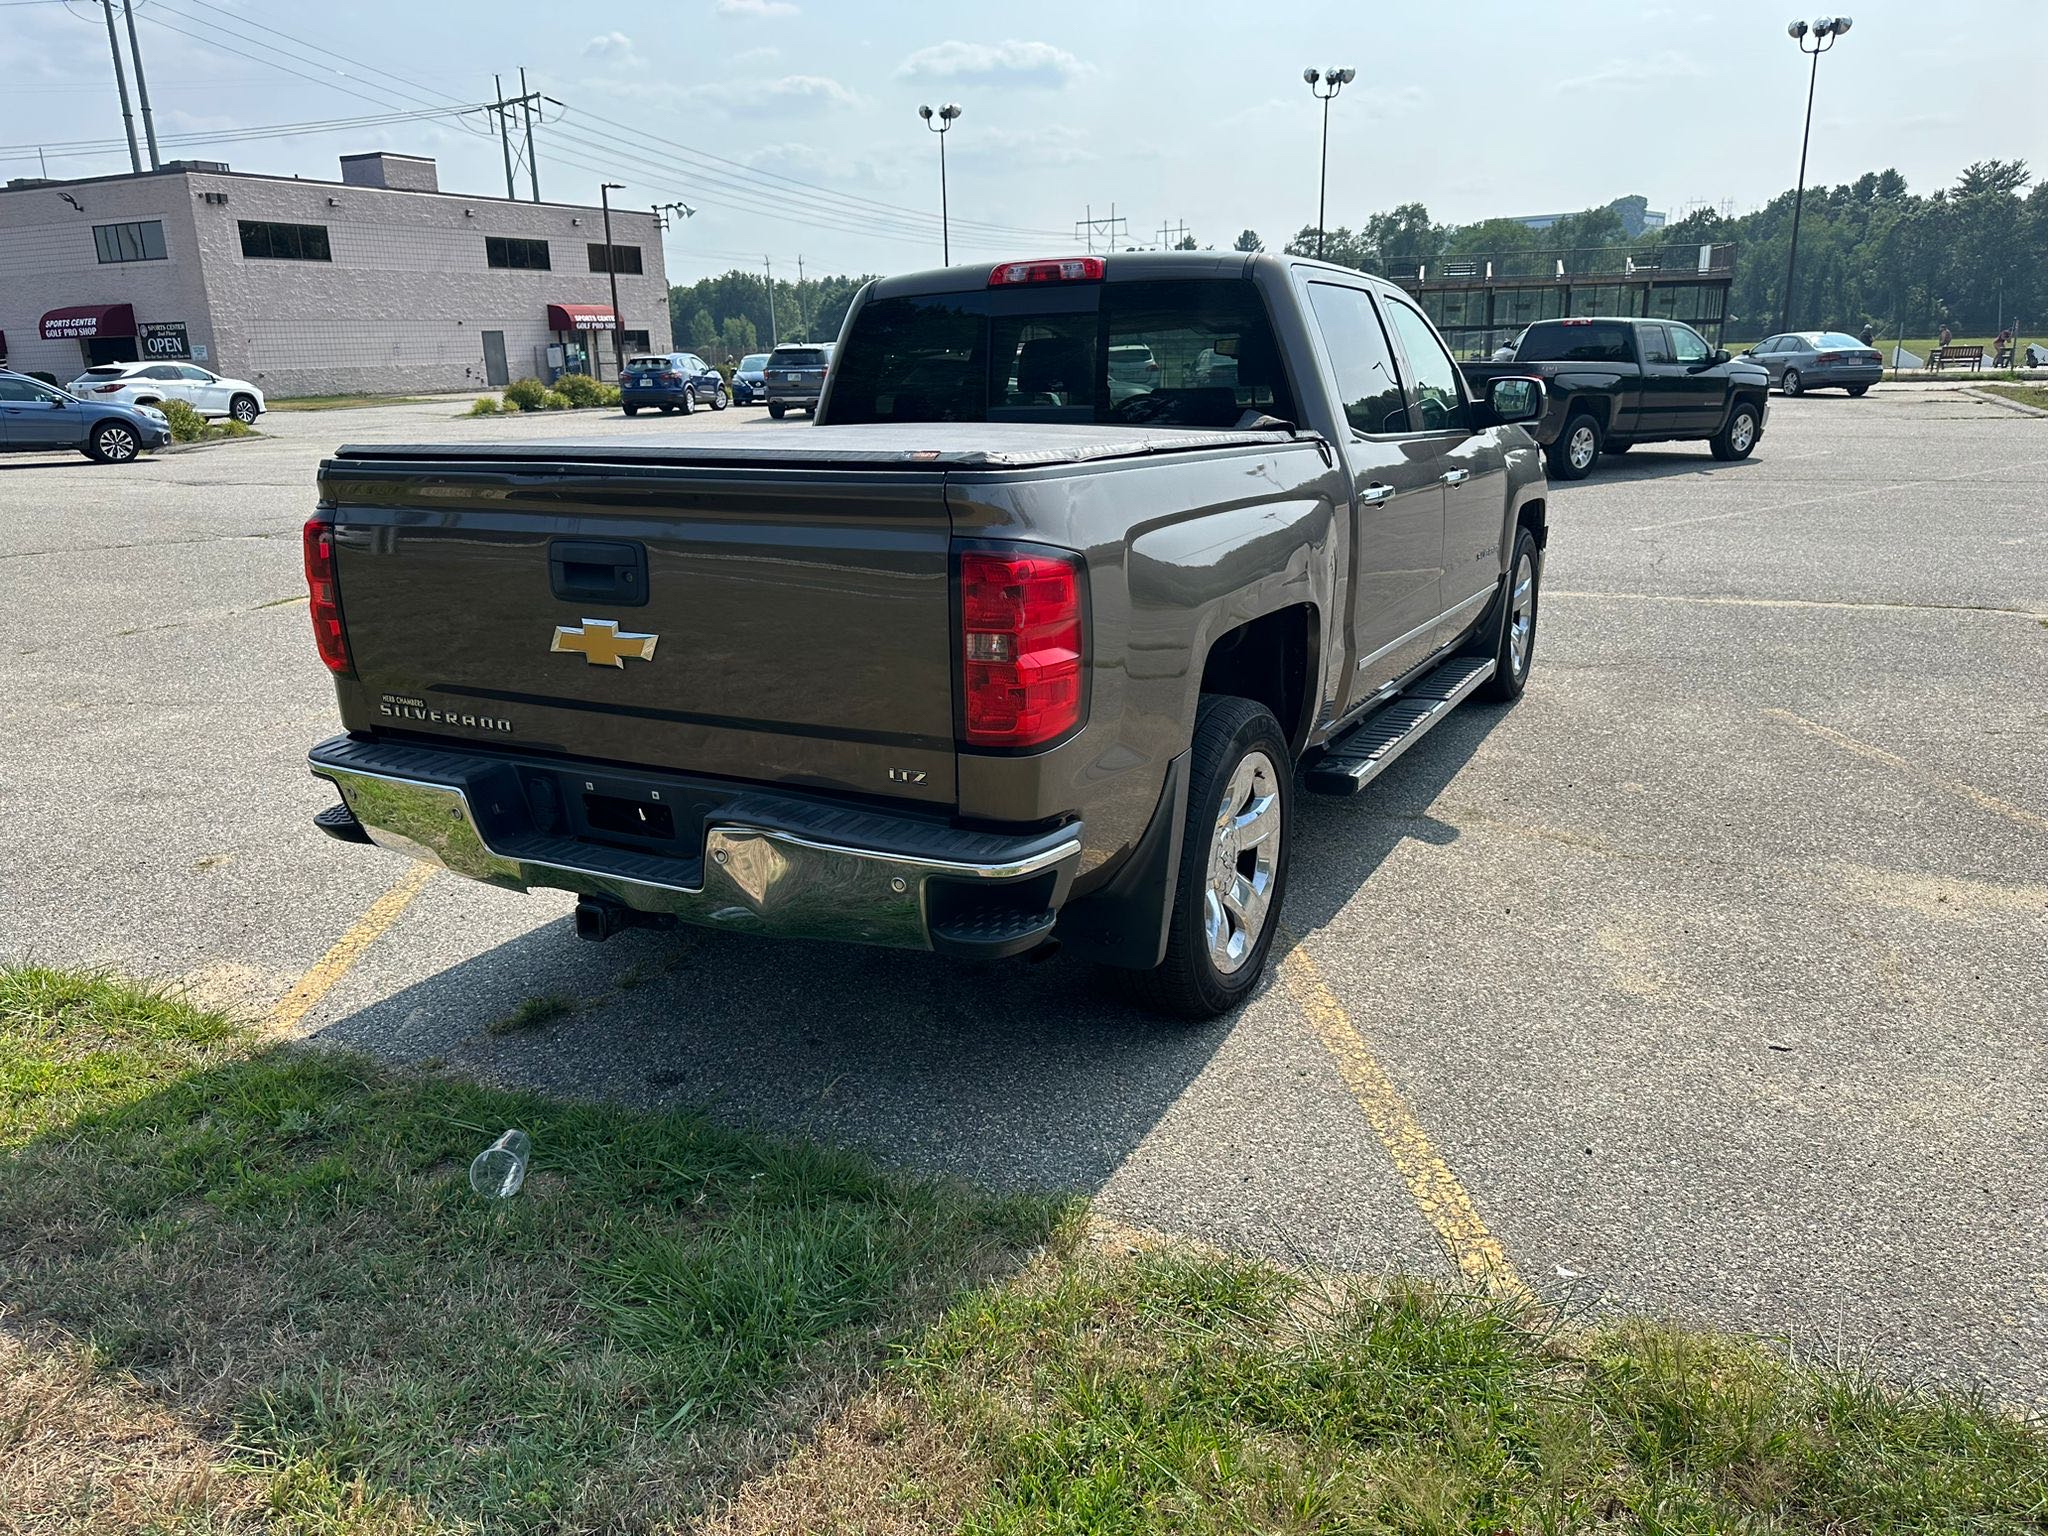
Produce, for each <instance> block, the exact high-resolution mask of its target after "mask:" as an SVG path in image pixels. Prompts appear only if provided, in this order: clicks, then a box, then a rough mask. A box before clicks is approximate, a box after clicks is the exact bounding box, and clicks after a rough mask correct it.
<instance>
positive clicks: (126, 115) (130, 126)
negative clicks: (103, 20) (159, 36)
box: [100, 0, 142, 176]
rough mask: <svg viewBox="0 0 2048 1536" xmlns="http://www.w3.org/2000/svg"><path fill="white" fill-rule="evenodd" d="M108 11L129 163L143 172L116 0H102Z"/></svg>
mask: <svg viewBox="0 0 2048 1536" xmlns="http://www.w3.org/2000/svg"><path fill="white" fill-rule="evenodd" d="M100 8H101V9H102V10H104V11H105V12H106V13H107V47H109V48H110V49H112V50H113V53H114V87H115V89H117V90H118V91H120V93H121V126H122V127H123V128H126V129H127V130H128V165H129V167H130V169H132V170H133V171H134V172H135V174H136V175H138V176H140V175H141V174H142V151H141V150H139V149H137V148H136V147H135V115H134V114H133V113H132V112H130V111H129V110H128V71H127V70H125V69H123V68H122V67H121V39H120V38H119V37H118V36H116V35H115V32H114V0H100Z"/></svg>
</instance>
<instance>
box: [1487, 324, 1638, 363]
mask: <svg viewBox="0 0 2048 1536" xmlns="http://www.w3.org/2000/svg"><path fill="white" fill-rule="evenodd" d="M1515 361H1516V362H1518V363H1626V362H1630V361H1632V358H1631V357H1630V355H1629V345H1628V327H1627V326H1626V325H1620V324H1616V323H1614V322H1612V321H1606V320H1561V321H1559V322H1558V323H1557V324H1555V325H1532V326H1530V327H1529V329H1528V332H1527V333H1526V334H1525V335H1524V336H1523V337H1522V345H1521V346H1520V348H1518V349H1517V350H1516V352H1515Z"/></svg>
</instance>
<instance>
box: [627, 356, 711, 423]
mask: <svg viewBox="0 0 2048 1536" xmlns="http://www.w3.org/2000/svg"><path fill="white" fill-rule="evenodd" d="M619 404H620V405H621V406H623V407H624V408H625V412H626V414H627V415H628V416H637V415H639V414H640V408H641V407H642V406H646V407H648V408H650V409H653V410H659V411H662V412H664V413H666V412H669V411H681V412H683V413H684V414H685V415H688V414H689V413H690V412H691V411H694V410H696V409H697V407H698V406H699V405H709V406H710V407H711V409H713V410H714V411H722V410H724V409H725V408H726V407H727V406H728V405H730V404H732V393H731V391H729V390H728V389H727V388H726V387H725V375H724V374H722V373H720V372H719V371H718V370H717V369H716V368H714V367H712V366H711V365H710V364H709V363H707V362H705V361H704V359H703V358H701V357H699V356H697V354H696V353H694V352H652V353H647V354H645V355H643V356H640V357H629V358H627V359H626V372H625V376H624V377H623V378H621V379H620V380H619Z"/></svg>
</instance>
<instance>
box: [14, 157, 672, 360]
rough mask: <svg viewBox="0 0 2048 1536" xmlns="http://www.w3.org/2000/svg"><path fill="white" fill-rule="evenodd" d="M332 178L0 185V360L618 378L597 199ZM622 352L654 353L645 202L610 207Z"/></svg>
mask: <svg viewBox="0 0 2048 1536" xmlns="http://www.w3.org/2000/svg"><path fill="white" fill-rule="evenodd" d="M341 171H342V179H341V180H340V181H305V180H301V179H299V178H297V177H282V176H259V175H247V174H242V173H238V172H234V171H231V170H229V169H228V168H227V167H226V166H224V165H214V164H209V163H204V162H194V161H178V162H173V163H172V164H170V165H167V166H165V167H164V169H162V170H161V171H153V172H148V173H146V174H143V175H140V176H135V175H129V176H101V177H93V178H89V179H86V180H82V181H45V180H38V179H33V178H23V179H19V180H15V181H10V182H8V183H7V185H6V186H5V188H0V363H4V365H5V366H6V367H9V368H14V369H18V370H21V371H25V372H45V373H49V374H52V375H54V376H55V377H56V378H57V379H58V381H59V382H68V381H69V380H71V379H73V378H75V377H76V376H77V375H78V373H79V372H80V371H81V370H82V369H83V368H85V367H87V366H89V365H91V364H94V363H105V362H118V361H125V360H127V359H130V358H142V357H166V358H189V359H191V360H192V361H194V362H197V363H200V364H203V365H204V366H205V367H208V368H210V369H212V370H214V371H215V372H217V373H224V374H230V375H233V376H235V377H238V378H245V379H248V380H250V381H251V382H253V383H255V384H257V385H259V386H261V387H262V388H263V390H264V391H265V392H266V393H267V394H270V395H275V396H280V397H288V396H292V395H316V394H341V393H364V394H403V393H408V392H415V391H435V390H466V389H480V388H483V387H485V386H487V385H493V384H502V383H504V382H506V381H507V380H509V379H515V378H520V377H522V376H524V375H528V374H532V375H535V376H538V377H541V378H547V377H549V376H551V375H552V374H553V373H555V372H557V371H560V370H561V369H564V368H569V369H580V370H581V371H584V372H596V373H598V374H599V376H600V377H603V378H607V379H609V378H611V377H613V376H614V372H615V369H614V365H613V361H612V348H613V335H612V333H613V332H614V331H615V330H618V329H619V328H620V327H619V324H618V320H619V316H617V315H614V314H613V311H612V300H611V288H610V280H609V276H608V274H607V272H606V270H605V240H604V219H603V215H602V213H601V212H600V211H599V210H598V209H596V208H583V207H577V206H574V205H571V204H565V203H524V202H514V201H511V200H509V199H506V198H499V197H464V196H459V195H457V194H454V193H449V192H443V191H441V190H440V189H439V186H438V183H437V177H436V173H435V169H434V162H433V161H432V160H425V159H420V158H417V157H414V156H410V155H395V154H371V155H351V156H347V157H345V158H344V159H343V160H342V162H341ZM612 246H613V248H614V251H615V253H616V261H617V264H618V282H619V310H620V312H621V313H622V314H623V317H624V336H623V340H624V343H625V348H626V350H627V351H628V352H638V351H666V350H667V349H668V347H669V344H670V342H669V321H668V276H667V271H666V268H665V266H664V263H663V260H662V250H661V232H660V228H659V226H658V223H657V221H656V219H655V216H654V215H653V214H651V213H639V212H633V211H629V210H624V209H618V208H614V209H613V210H612Z"/></svg>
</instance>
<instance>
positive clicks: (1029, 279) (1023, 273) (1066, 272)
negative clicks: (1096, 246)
mask: <svg viewBox="0 0 2048 1536" xmlns="http://www.w3.org/2000/svg"><path fill="white" fill-rule="evenodd" d="M1102 273H1103V266H1102V258H1101V257H1100V256H1068V257H1065V258H1063V259H1061V260H1059V261H1006V262H1004V263H1003V264H1002V265H1001V266H1000V267H997V268H996V269H995V271H993V272H991V273H989V275H988V285H989V287H991V288H1002V287H1007V286H1009V285H1010V284H1013V283H1099V282H1101V281H1102Z"/></svg>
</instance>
